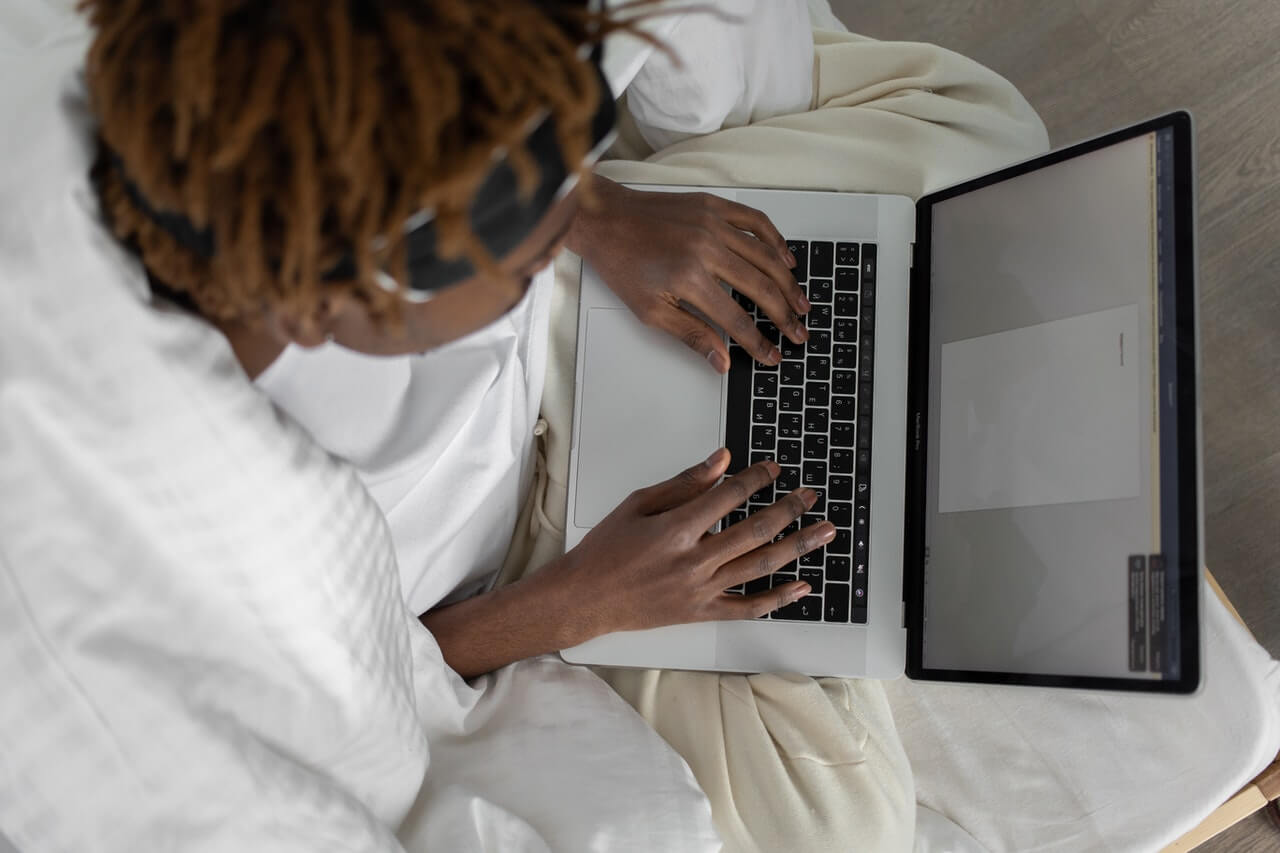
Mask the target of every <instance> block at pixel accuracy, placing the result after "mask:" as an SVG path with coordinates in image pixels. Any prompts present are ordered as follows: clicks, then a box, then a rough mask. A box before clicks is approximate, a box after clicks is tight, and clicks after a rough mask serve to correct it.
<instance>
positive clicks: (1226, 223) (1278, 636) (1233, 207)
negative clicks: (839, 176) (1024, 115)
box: [831, 0, 1280, 853]
mask: <svg viewBox="0 0 1280 853" xmlns="http://www.w3.org/2000/svg"><path fill="white" fill-rule="evenodd" d="M831 5H832V7H833V9H834V11H835V12H836V14H837V15H838V16H839V17H840V18H841V20H843V21H845V23H846V24H847V25H848V27H849V28H850V29H851V30H853V31H854V32H858V33H862V34H864V35H869V36H874V37H876V38H881V39H892V40H910V41H928V42H933V43H936V44H940V45H943V46H945V47H948V48H951V49H953V50H956V51H958V52H960V53H963V54H965V55H967V56H971V57H973V58H974V59H977V60H978V61H980V62H982V63H983V64H985V65H987V66H988V67H990V68H993V69H995V70H996V71H998V72H1000V73H1001V74H1003V75H1004V76H1005V77H1007V78H1008V79H1009V80H1011V81H1012V82H1013V83H1014V84H1015V85H1017V87H1018V88H1019V89H1020V90H1021V91H1022V92H1023V94H1025V95H1026V97H1027V99H1028V100H1029V101H1030V102H1031V104H1032V105H1033V106H1034V107H1035V108H1036V109H1037V110H1038V111H1039V113H1040V115H1041V116H1042V117H1043V118H1044V121H1045V124H1046V125H1048V127H1049V135H1050V138H1051V139H1052V141H1053V143H1054V145H1061V144H1064V143H1068V142H1071V141H1073V140H1076V139H1080V138H1082V137H1086V136H1091V135H1093V134H1096V133H1100V132H1102V131H1105V130H1108V129H1111V128H1113V127H1117V126H1119V125H1122V124H1124V123H1126V122H1132V121H1135V120H1137V119H1141V118H1145V117H1148V116H1151V115H1155V114H1157V113H1160V112H1163V111H1166V110H1170V109H1175V108H1179V107H1185V108H1188V109H1190V110H1191V112H1192V114H1193V115H1194V116H1195V119H1196V124H1197V142H1198V145H1199V169H1200V185H1199V187H1200V222H1199V226H1200V230H1199V234H1200V293H1201V303H1200V307H1201V326H1200V328H1201V338H1202V343H1203V382H1202V387H1203V394H1202V398H1203V409H1204V475H1205V528H1206V536H1205V538H1206V552H1207V562H1208V565H1209V567H1210V568H1211V569H1212V570H1213V572H1214V574H1215V575H1216V576H1217V578H1218V580H1219V581H1220V582H1221V584H1222V586H1223V588H1224V589H1225V590H1226V592H1227V594H1228V596H1230V598H1231V600H1232V601H1233V602H1234V603H1235V605H1236V607H1237V608H1238V609H1239V611H1240V613H1241V615H1242V616H1243V617H1244V619H1245V621H1246V622H1247V623H1248V624H1249V626H1250V628H1252V630H1253V632H1254V633H1255V634H1256V635H1257V636H1258V639H1259V640H1260V641H1261V642H1262V644H1263V645H1264V646H1266V647H1267V648H1268V649H1269V650H1270V651H1271V654H1272V655H1274V656H1276V657H1280V0H1057V2H1047V1H1046V0H1042V2H1031V0H831ZM1200 850H1202V851H1213V853H1225V852H1226V851H1232V853H1247V851H1280V829H1278V828H1277V827H1276V826H1274V825H1273V824H1272V823H1271V822H1269V821H1268V820H1267V818H1266V817H1265V816H1264V815H1262V814H1258V815H1255V816H1254V817H1253V818H1251V819H1249V820H1248V821H1246V822H1244V823H1242V824H1240V825H1238V826H1236V827H1235V828H1234V829H1232V830H1231V831H1229V832H1228V833H1226V834H1224V835H1222V836H1219V837H1218V838H1217V839H1214V840H1213V841H1212V842H1210V843H1209V844H1206V845H1204V846H1203V847H1201V848H1200Z"/></svg>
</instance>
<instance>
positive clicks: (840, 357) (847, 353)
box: [831, 344, 858, 370]
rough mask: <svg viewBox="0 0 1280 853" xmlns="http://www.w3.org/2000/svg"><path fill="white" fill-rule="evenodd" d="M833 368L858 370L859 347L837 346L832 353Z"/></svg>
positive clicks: (852, 345)
mask: <svg viewBox="0 0 1280 853" xmlns="http://www.w3.org/2000/svg"><path fill="white" fill-rule="evenodd" d="M831 366H832V367H834V368H835V369H836V370H857V369H858V347H857V345H855V344H836V345H835V347H834V348H833V350H832V353H831Z"/></svg>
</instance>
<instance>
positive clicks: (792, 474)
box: [773, 462, 800, 492]
mask: <svg viewBox="0 0 1280 853" xmlns="http://www.w3.org/2000/svg"><path fill="white" fill-rule="evenodd" d="M778 464H779V465H781V467H782V471H781V472H779V473H778V479H776V480H774V481H773V484H774V485H775V486H777V488H778V491H780V492H794V491H795V490H796V489H798V488H800V468H799V467H797V466H795V465H782V463H781V462H779V463H778Z"/></svg>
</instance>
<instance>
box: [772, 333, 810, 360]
mask: <svg viewBox="0 0 1280 853" xmlns="http://www.w3.org/2000/svg"><path fill="white" fill-rule="evenodd" d="M778 351H779V352H781V353H782V358H783V360H784V361H794V360H796V359H798V358H804V344H798V343H796V342H795V341H793V340H791V338H783V339H782V341H781V343H779V344H778Z"/></svg>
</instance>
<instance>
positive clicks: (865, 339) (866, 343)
mask: <svg viewBox="0 0 1280 853" xmlns="http://www.w3.org/2000/svg"><path fill="white" fill-rule="evenodd" d="M858 343H859V344H861V345H862V351H863V352H866V351H867V350H871V349H874V347H875V344H876V339H875V335H873V334H872V333H871V332H868V331H867V330H865V329H863V331H862V340H860V341H858Z"/></svg>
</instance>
